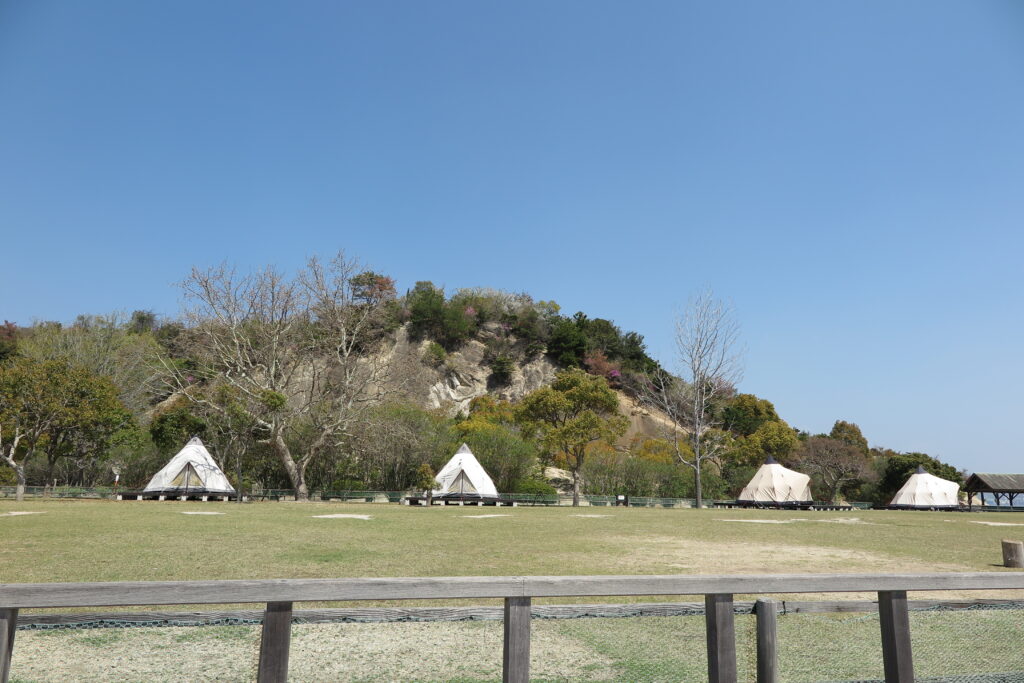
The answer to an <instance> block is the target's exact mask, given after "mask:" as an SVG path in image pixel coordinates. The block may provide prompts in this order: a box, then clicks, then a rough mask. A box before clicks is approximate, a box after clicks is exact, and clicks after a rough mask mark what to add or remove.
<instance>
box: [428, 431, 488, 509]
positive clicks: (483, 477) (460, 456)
mask: <svg viewBox="0 0 1024 683" xmlns="http://www.w3.org/2000/svg"><path fill="white" fill-rule="evenodd" d="M435 480H436V481H437V488H435V489H434V493H433V495H434V497H435V498H444V497H446V496H450V497H466V498H497V497H498V489H496V488H494V482H493V481H491V478H490V476H488V474H487V472H486V470H484V468H483V466H482V465H481V464H480V462H479V461H478V460H477V459H476V456H474V455H473V452H472V451H471V450H469V446H467V445H466V444H462V446H460V447H459V450H457V451H455V455H454V456H452V459H451V460H449V461H448V464H447V465H445V466H444V467H442V468H441V471H440V472H438V474H437V477H435Z"/></svg>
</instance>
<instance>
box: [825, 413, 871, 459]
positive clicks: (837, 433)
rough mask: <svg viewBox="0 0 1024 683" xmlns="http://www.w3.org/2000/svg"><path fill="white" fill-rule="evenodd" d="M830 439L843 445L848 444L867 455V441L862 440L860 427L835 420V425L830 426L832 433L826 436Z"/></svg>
mask: <svg viewBox="0 0 1024 683" xmlns="http://www.w3.org/2000/svg"><path fill="white" fill-rule="evenodd" d="M828 436H829V438H830V439H837V440H838V441H842V442H844V443H848V444H850V445H851V446H853V447H854V448H856V449H857V450H859V451H860V452H862V453H864V455H867V454H868V440H867V439H865V438H864V435H863V434H862V433H861V431H860V427H858V426H857V425H855V424H854V423H852V422H844V421H843V420H836V423H835V424H834V425H832V431H831V432H829V434H828Z"/></svg>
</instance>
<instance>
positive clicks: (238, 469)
mask: <svg viewBox="0 0 1024 683" xmlns="http://www.w3.org/2000/svg"><path fill="white" fill-rule="evenodd" d="M235 478H236V479H237V480H238V491H236V492H235V493H236V495H235V501H236V502H238V503H241V502H242V498H244V497H245V487H244V486H242V449H241V448H239V449H238V457H237V458H235Z"/></svg>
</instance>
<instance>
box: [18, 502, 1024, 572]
mask: <svg viewBox="0 0 1024 683" xmlns="http://www.w3.org/2000/svg"><path fill="white" fill-rule="evenodd" d="M14 512H31V513H37V514H27V515H17V514H15V515H12V514H10V513H14ZM196 512H200V513H211V512H219V513H223V514H217V515H211V514H183V513H196ZM316 515H359V516H363V515H366V516H369V517H370V519H359V518H356V517H350V518H317V517H316ZM495 515H498V516H495ZM992 525H997V526H992ZM0 538H2V539H3V542H2V543H0V582H4V583H7V582H12V583H13V582H18V583H21V582H45V581H122V580H123V581H129V580H176V579H233V578H280V577H291V578H301V577H349V576H352V577H355V576H456V575H519V574H538V575H546V574H671V573H686V574H697V573H781V572H897V571H1000V570H1001V567H1000V566H999V565H1000V563H1001V555H1000V543H999V541H1000V539H1001V538H1018V539H1020V538H1024V515H1020V516H1018V515H1013V514H1007V513H971V514H967V513H952V512H906V511H900V512H896V511H854V512H780V511H758V510H689V509H647V508H602V507H583V508H576V509H573V508H567V507H559V508H540V507H538V508H529V507H524V508H494V507H489V508H477V507H443V508H442V507H434V508H431V509H427V508H410V507H405V506H400V505H387V504H340V503H309V504H301V503H258V504H247V505H236V504H233V503H181V502H163V503H160V502H121V503H118V502H110V501H26V502H23V503H15V502H11V501H0Z"/></svg>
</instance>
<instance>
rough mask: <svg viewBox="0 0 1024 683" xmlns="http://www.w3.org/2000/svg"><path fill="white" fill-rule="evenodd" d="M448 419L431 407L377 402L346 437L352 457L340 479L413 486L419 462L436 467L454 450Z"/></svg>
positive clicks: (383, 485)
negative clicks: (426, 408)
mask: <svg viewBox="0 0 1024 683" xmlns="http://www.w3.org/2000/svg"><path fill="white" fill-rule="evenodd" d="M449 427H450V421H449V420H447V419H446V418H445V417H443V416H442V415H441V414H440V413H438V412H435V411H429V410H424V409H423V408H420V407H418V406H415V405H413V404H410V403H387V404H382V405H379V406H376V407H374V408H373V410H372V411H370V412H369V413H368V414H367V415H366V416H365V419H364V420H361V421H360V424H359V425H356V427H355V430H354V434H353V435H352V437H351V438H350V439H349V440H348V448H349V450H350V451H351V453H352V455H353V458H352V460H351V461H350V462H347V463H345V462H342V463H340V464H342V465H344V466H345V467H346V472H345V474H347V475H348V476H346V477H344V478H345V479H349V480H351V479H357V480H359V481H361V482H364V483H365V484H366V485H367V486H369V487H370V488H373V489H377V490H384V491H405V490H406V489H409V488H410V487H414V486H418V485H419V484H418V483H417V482H419V480H420V477H419V475H418V474H417V472H418V471H419V469H420V468H421V466H422V465H423V464H427V465H430V466H431V467H433V466H435V465H436V466H437V468H440V466H441V465H443V464H444V461H443V460H442V458H444V457H447V455H446V454H448V453H450V452H452V451H453V450H454V446H453V445H452V438H451V433H450V432H449Z"/></svg>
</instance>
